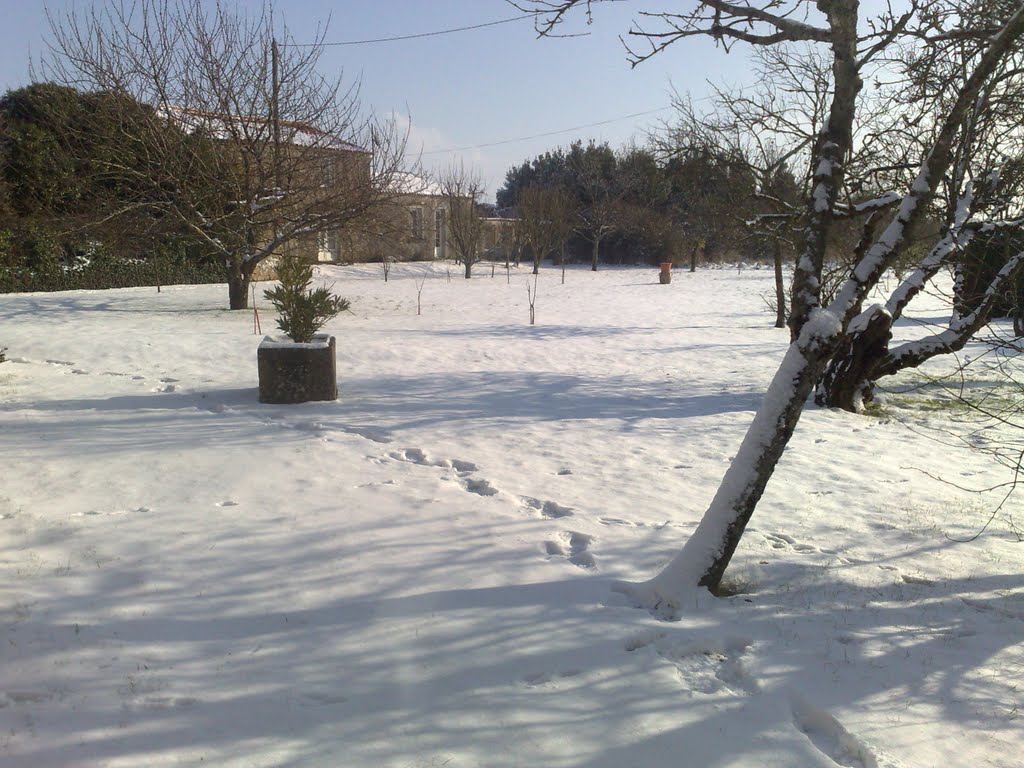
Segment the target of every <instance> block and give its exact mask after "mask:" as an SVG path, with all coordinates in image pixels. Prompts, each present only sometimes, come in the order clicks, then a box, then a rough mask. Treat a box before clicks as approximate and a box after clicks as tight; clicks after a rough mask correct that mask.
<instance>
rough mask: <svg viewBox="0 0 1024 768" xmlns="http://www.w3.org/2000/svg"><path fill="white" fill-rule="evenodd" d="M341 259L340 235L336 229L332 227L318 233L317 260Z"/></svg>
mask: <svg viewBox="0 0 1024 768" xmlns="http://www.w3.org/2000/svg"><path fill="white" fill-rule="evenodd" d="M340 259H341V237H340V236H339V234H338V230H336V229H332V230H330V231H328V232H321V233H320V248H319V254H318V260H319V261H339V260H340Z"/></svg>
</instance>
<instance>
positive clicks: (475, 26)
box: [289, 14, 535, 48]
mask: <svg viewBox="0 0 1024 768" xmlns="http://www.w3.org/2000/svg"><path fill="white" fill-rule="evenodd" d="M533 15H535V14H532V15H526V14H521V15H519V16H511V17H509V18H507V19H498V20H497V21H488V22H484V23H483V24H472V25H470V26H468V27H453V28H451V29H438V30H436V31H434V32H419V33H417V34H414V35H395V36H394V37H377V38H373V39H369V40H341V41H337V42H332V43H289V45H291V46H292V47H293V48H308V47H311V46H315V45H323V46H328V45H332V46H340V45H370V44H371V43H391V42H395V41H398V40H417V39H420V38H424V37H437V36H438V35H450V34H453V33H455V32H469V31H471V30H474V29H484V28H485V27H496V26H498V25H499V24H509V23H511V22H513V21H522V20H523V19H531V20H532V18H533Z"/></svg>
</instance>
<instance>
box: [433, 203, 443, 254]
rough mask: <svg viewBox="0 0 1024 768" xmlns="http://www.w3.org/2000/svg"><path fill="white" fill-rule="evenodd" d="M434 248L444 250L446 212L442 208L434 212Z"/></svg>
mask: <svg viewBox="0 0 1024 768" xmlns="http://www.w3.org/2000/svg"><path fill="white" fill-rule="evenodd" d="M434 248H436V249H438V250H441V249H443V248H444V211H442V210H441V209H440V208H438V209H437V210H436V211H434Z"/></svg>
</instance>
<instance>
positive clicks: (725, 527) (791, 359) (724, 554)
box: [616, 310, 840, 615]
mask: <svg viewBox="0 0 1024 768" xmlns="http://www.w3.org/2000/svg"><path fill="white" fill-rule="evenodd" d="M820 313H821V315H823V316H825V315H828V314H829V313H828V310H820ZM815 325H816V326H817V329H823V328H824V329H828V330H826V332H825V334H824V335H823V334H822V333H821V332H820V330H813V331H810V332H805V333H802V334H801V336H800V337H799V338H798V339H797V340H796V341H794V342H792V343H791V344H790V346H789V349H788V351H787V352H786V356H785V358H784V359H783V361H782V364H781V365H780V366H779V370H778V371H777V372H776V373H775V377H774V378H773V379H772V382H771V384H770V385H769V387H768V390H767V392H766V393H765V397H764V400H763V402H762V404H761V407H760V408H759V409H758V411H757V414H756V415H755V416H754V421H753V422H752V423H751V425H750V428H749V429H748V430H747V434H746V436H745V437H744V438H743V442H742V443H741V444H740V448H739V451H737V453H736V457H735V458H734V459H733V460H732V463H731V464H730V465H729V469H728V470H726V473H725V476H724V477H723V478H722V482H721V485H719V487H718V492H717V493H716V494H715V497H714V499H713V500H712V501H711V505H710V506H709V507H708V510H707V512H705V513H704V517H703V518H701V521H700V525H698V526H697V528H696V530H695V531H694V532H693V535H692V536H691V537H690V538H689V539H688V540H687V542H686V544H685V545H684V546H683V548H682V550H680V552H679V553H678V554H677V555H676V556H675V557H674V558H673V559H672V560H671V561H670V562H669V564H668V565H667V566H666V567H665V568H664V569H663V570H662V571H661V572H660V573H659V574H658V575H657V576H655V577H654V578H653V579H651V580H650V581H647V582H644V583H642V584H620V585H617V586H616V590H617V591H620V592H623V593H625V594H627V595H628V596H630V597H631V598H633V599H634V601H635V602H636V604H638V605H642V606H645V607H647V608H650V609H651V610H653V611H656V612H658V613H664V614H666V615H670V614H674V613H675V612H676V611H677V610H678V609H679V607H680V602H681V598H682V596H683V592H682V590H685V589H687V587H688V586H690V585H696V586H698V587H706V588H707V589H709V590H710V591H711V592H713V593H714V592H717V591H718V590H719V589H720V587H721V582H722V577H723V575H724V574H725V569H726V567H728V565H729V561H730V560H731V559H732V555H733V554H734V553H735V551H736V547H737V546H738V545H739V542H740V539H741V538H742V536H743V532H744V530H746V527H747V523H748V522H749V521H750V518H751V516H752V515H753V513H754V509H755V508H756V507H757V503H758V501H760V499H761V496H762V494H763V493H764V490H765V487H766V486H767V485H768V481H769V480H770V479H771V476H772V474H773V473H774V472H775V467H776V465H777V464H778V462H779V459H780V458H781V457H782V452H783V451H784V450H785V448H786V445H787V444H788V443H789V440H790V438H791V437H792V436H793V431H794V430H795V429H796V425H797V422H798V421H799V420H800V415H801V413H802V412H803V409H804V404H805V402H806V401H807V397H808V395H810V393H811V390H812V389H813V388H814V383H815V382H816V381H817V380H818V378H819V376H820V375H821V371H822V370H823V368H824V366H825V363H826V361H827V360H828V359H829V357H830V354H829V353H830V351H831V350H832V349H834V347H835V344H836V342H837V339H838V336H839V333H840V327H839V324H838V322H836V321H834V320H832V321H829V322H822V323H815Z"/></svg>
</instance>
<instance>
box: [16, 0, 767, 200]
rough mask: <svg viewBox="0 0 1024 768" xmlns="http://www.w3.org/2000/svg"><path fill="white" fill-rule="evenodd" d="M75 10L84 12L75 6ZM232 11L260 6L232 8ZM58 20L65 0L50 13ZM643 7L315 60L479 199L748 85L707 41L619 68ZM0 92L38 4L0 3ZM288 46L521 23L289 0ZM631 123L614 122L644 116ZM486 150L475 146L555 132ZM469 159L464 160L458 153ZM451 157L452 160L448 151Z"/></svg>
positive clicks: (626, 5)
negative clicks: (687, 104) (318, 37)
mask: <svg viewBox="0 0 1024 768" xmlns="http://www.w3.org/2000/svg"><path fill="white" fill-rule="evenodd" d="M77 4H78V6H79V7H80V8H81V7H82V6H83V5H85V3H83V2H81V0H79V2H78V3H77ZM239 4H240V6H241V7H243V8H244V7H250V8H254V9H255V8H258V7H259V5H260V3H259V2H254V1H252V0H240V2H239ZM49 6H50V7H51V9H54V11H55V12H57V13H59V12H60V9H62V8H64V7H65V4H64V3H63V2H62V0H53V1H52V2H50V3H49ZM651 6H652V3H642V2H623V3H614V4H602V5H598V6H596V7H595V16H594V23H593V24H592V25H591V26H589V27H588V26H586V24H585V19H584V17H583V16H582V15H579V16H577V17H576V19H575V20H574V21H573V23H572V25H571V27H567V28H566V31H567V32H568V31H572V32H589V33H590V34H589V35H587V36H586V37H576V38H569V39H542V40H538V39H537V38H536V34H535V33H534V30H533V26H532V23H531V22H530V21H529V20H522V21H516V22H513V23H508V24H500V25H496V26H491V27H487V28H484V29H478V30H474V31H468V32H460V33H454V34H448V35H440V36H435V37H429V38H425V39H417V40H405V41H397V42H387V43H376V44H368V45H338V46H331V47H330V48H329V49H328V51H327V53H326V55H325V57H324V60H323V61H324V68H325V70H326V71H327V73H328V74H332V75H333V74H337V72H338V71H339V70H343V71H344V74H345V76H346V77H347V78H360V79H361V82H362V90H361V94H362V100H363V103H364V104H365V106H367V107H369V108H372V109H373V110H375V111H377V112H379V113H385V114H388V113H391V112H392V111H397V112H399V113H402V114H408V115H409V116H410V117H411V121H412V129H411V137H412V141H411V147H410V148H411V149H412V150H413V151H414V152H417V153H418V152H419V151H421V150H422V152H423V153H424V154H423V162H424V165H425V166H427V167H428V168H438V167H440V166H443V165H445V164H447V163H449V162H451V161H453V160H454V161H458V160H462V161H463V162H465V163H466V164H469V165H473V166H475V167H477V168H478V169H479V170H480V171H481V172H482V174H483V175H484V178H485V179H486V181H487V186H488V190H487V191H488V196H491V197H493V195H494V192H495V190H496V189H497V187H499V186H500V185H501V183H502V180H503V179H504V175H505V171H506V170H508V168H509V167H511V166H513V165H516V164H519V163H521V162H522V161H523V160H526V159H529V158H532V157H534V156H535V155H537V154H539V153H541V152H543V151H545V150H546V149H550V148H552V147H555V146H559V145H565V144H568V143H569V142H570V141H572V140H574V139H577V138H580V139H584V140H586V139H590V138H594V139H597V140H602V141H603V140H607V141H609V142H611V143H612V144H613V145H619V144H621V143H623V142H626V141H628V140H629V139H630V138H632V137H635V138H636V139H637V140H638V141H643V139H644V134H645V131H646V130H647V129H648V128H650V127H651V126H652V125H653V124H655V123H656V122H657V121H658V120H659V119H664V118H668V117H670V116H671V112H670V111H668V110H666V109H664V108H665V107H666V106H667V105H668V103H669V90H670V84H671V85H674V86H675V87H676V88H677V89H678V90H680V91H684V92H686V91H688V92H690V93H692V94H693V95H694V96H695V97H698V98H699V97H701V96H702V95H704V94H705V93H706V92H707V86H706V81H707V80H712V81H715V82H727V83H733V84H735V83H740V82H744V81H746V80H747V79H748V75H747V63H746V59H745V54H744V52H743V51H742V50H738V51H737V52H734V53H731V54H728V55H726V54H725V53H724V52H722V51H721V50H718V49H716V48H714V46H713V45H712V44H711V43H710V42H709V41H705V40H691V41H687V42H685V43H682V44H677V45H675V46H673V47H672V48H670V49H669V50H668V51H666V52H664V53H662V54H660V55H659V56H657V57H655V58H654V59H652V60H650V61H648V62H646V63H644V64H642V65H640V66H639V67H637V68H636V69H630V67H629V65H628V63H627V62H626V58H625V53H624V51H623V48H622V44H621V43H620V42H619V40H618V35H619V34H620V33H623V32H625V31H626V30H627V29H628V28H629V21H630V18H631V17H632V16H633V14H634V13H635V11H636V10H637V9H638V8H643V7H646V8H650V7H651ZM0 7H2V10H3V26H2V28H0V85H2V86H3V88H4V89H7V88H12V87H17V86H19V85H23V84H25V83H27V82H28V81H29V60H30V57H31V56H38V55H39V53H40V52H42V51H43V50H45V37H46V32H47V24H46V17H45V11H44V7H43V4H42V3H36V2H23V0H0ZM276 12H277V15H278V16H279V17H280V16H283V17H284V19H285V21H286V23H287V24H288V26H289V27H290V29H291V32H292V34H293V36H294V37H295V38H296V39H297V40H299V41H302V40H304V39H309V38H310V37H311V36H312V34H313V30H314V29H315V27H316V24H317V22H324V21H327V20H328V19H329V20H330V22H329V27H328V30H329V33H328V39H329V40H330V41H338V42H342V41H352V40H365V39H371V38H380V37H389V36H396V35H408V34H417V33H423V32H432V31H437V30H443V29H449V28H454V27H463V26H469V25H474V24H484V23H487V22H492V21H498V20H501V19H507V18H511V17H514V16H517V15H518V12H517V11H516V10H515V9H514V8H513V7H512V6H510V5H508V4H507V3H506V2H504V0H290V2H283V1H280V2H278V3H277V9H276ZM659 109H660V110H662V111H660V112H656V113H654V114H646V115H644V116H641V117H636V118H631V119H617V118H621V117H623V116H625V115H632V114H636V113H641V112H643V113H649V112H651V111H653V110H659ZM611 120H613V121H614V122H609V123H607V124H605V125H600V126H593V127H587V128H581V129H580V130H575V131H566V132H562V133H558V134H557V135H549V136H542V137H539V138H535V139H530V140H525V141H509V142H508V143H502V144H499V145H497V146H490V147H481V146H479V145H485V144H494V143H496V142H506V141H508V140H510V139H517V138H520V137H528V136H535V135H537V134H544V133H550V132H554V131H561V130H562V129H567V128H572V127H576V126H587V125H590V124H592V123H598V122H603V121H611ZM467 147H472V148H470V149H463V148H467ZM452 149H457V150H458V151H447V150H452Z"/></svg>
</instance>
